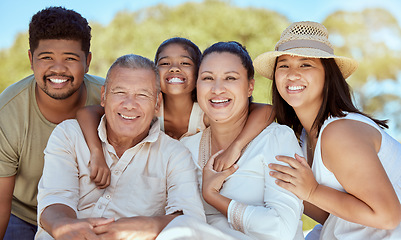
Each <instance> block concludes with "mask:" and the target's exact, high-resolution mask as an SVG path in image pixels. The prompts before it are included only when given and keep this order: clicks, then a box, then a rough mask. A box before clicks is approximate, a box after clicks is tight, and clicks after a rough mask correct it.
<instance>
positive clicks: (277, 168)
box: [269, 163, 297, 177]
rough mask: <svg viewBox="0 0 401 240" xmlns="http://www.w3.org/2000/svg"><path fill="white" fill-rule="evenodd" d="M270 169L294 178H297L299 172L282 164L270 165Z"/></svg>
mask: <svg viewBox="0 0 401 240" xmlns="http://www.w3.org/2000/svg"><path fill="white" fill-rule="evenodd" d="M269 168H270V169H272V170H274V171H277V172H281V173H285V174H288V175H290V176H293V177H295V176H296V174H297V171H296V170H295V169H294V168H292V167H289V166H285V165H281V164H275V163H270V164H269Z"/></svg>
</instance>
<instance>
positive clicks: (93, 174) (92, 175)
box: [89, 162, 98, 182]
mask: <svg viewBox="0 0 401 240" xmlns="http://www.w3.org/2000/svg"><path fill="white" fill-rule="evenodd" d="M89 167H90V171H91V173H90V179H92V181H95V180H94V179H95V178H96V176H97V172H98V167H97V165H96V164H91V162H89ZM95 182H96V181H95Z"/></svg>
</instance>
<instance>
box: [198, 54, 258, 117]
mask: <svg viewBox="0 0 401 240" xmlns="http://www.w3.org/2000/svg"><path fill="white" fill-rule="evenodd" d="M253 87H254V80H253V79H251V80H248V77H247V70H246V69H245V67H244V66H243V65H242V62H241V59H240V58H239V57H238V56H236V55H234V54H232V53H227V52H223V53H219V52H213V53H210V54H208V55H207V56H206V57H205V58H204V59H203V60H202V63H201V65H200V68H199V78H198V81H197V90H198V103H199V105H200V107H201V108H202V110H203V111H204V112H205V114H206V115H207V116H208V117H209V118H210V120H211V121H212V122H224V123H226V122H228V121H230V120H231V121H237V120H239V119H240V118H243V117H246V116H247V114H248V104H249V102H248V97H250V96H251V95H252V91H253Z"/></svg>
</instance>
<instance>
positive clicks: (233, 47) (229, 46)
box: [201, 41, 255, 104]
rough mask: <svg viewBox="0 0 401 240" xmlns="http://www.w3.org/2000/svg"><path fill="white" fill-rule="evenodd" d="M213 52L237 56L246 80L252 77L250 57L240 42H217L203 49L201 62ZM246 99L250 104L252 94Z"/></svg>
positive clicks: (253, 71)
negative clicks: (245, 73) (243, 69)
mask: <svg viewBox="0 0 401 240" xmlns="http://www.w3.org/2000/svg"><path fill="white" fill-rule="evenodd" d="M214 52H217V53H224V52H227V53H231V54H234V55H236V56H238V57H239V58H240V59H241V63H242V66H244V68H245V69H246V72H247V77H248V81H249V80H251V79H253V77H254V75H255V69H254V68H253V62H252V58H251V56H249V53H248V51H247V50H246V48H245V46H243V45H242V44H241V43H239V42H236V41H229V42H217V43H215V44H213V45H212V46H210V47H208V48H206V49H205V51H203V54H202V58H201V62H202V60H203V59H204V58H205V57H206V56H207V55H209V54H211V53H214ZM248 100H249V104H250V103H251V102H252V101H253V96H250V97H249V99H248Z"/></svg>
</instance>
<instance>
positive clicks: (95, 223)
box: [88, 218, 114, 227]
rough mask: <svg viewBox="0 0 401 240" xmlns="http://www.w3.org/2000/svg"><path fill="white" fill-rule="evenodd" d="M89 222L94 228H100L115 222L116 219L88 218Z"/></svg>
mask: <svg viewBox="0 0 401 240" xmlns="http://www.w3.org/2000/svg"><path fill="white" fill-rule="evenodd" d="M88 222H89V223H90V224H91V225H92V226H94V227H98V226H104V225H107V224H109V223H112V222H114V218H88Z"/></svg>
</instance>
